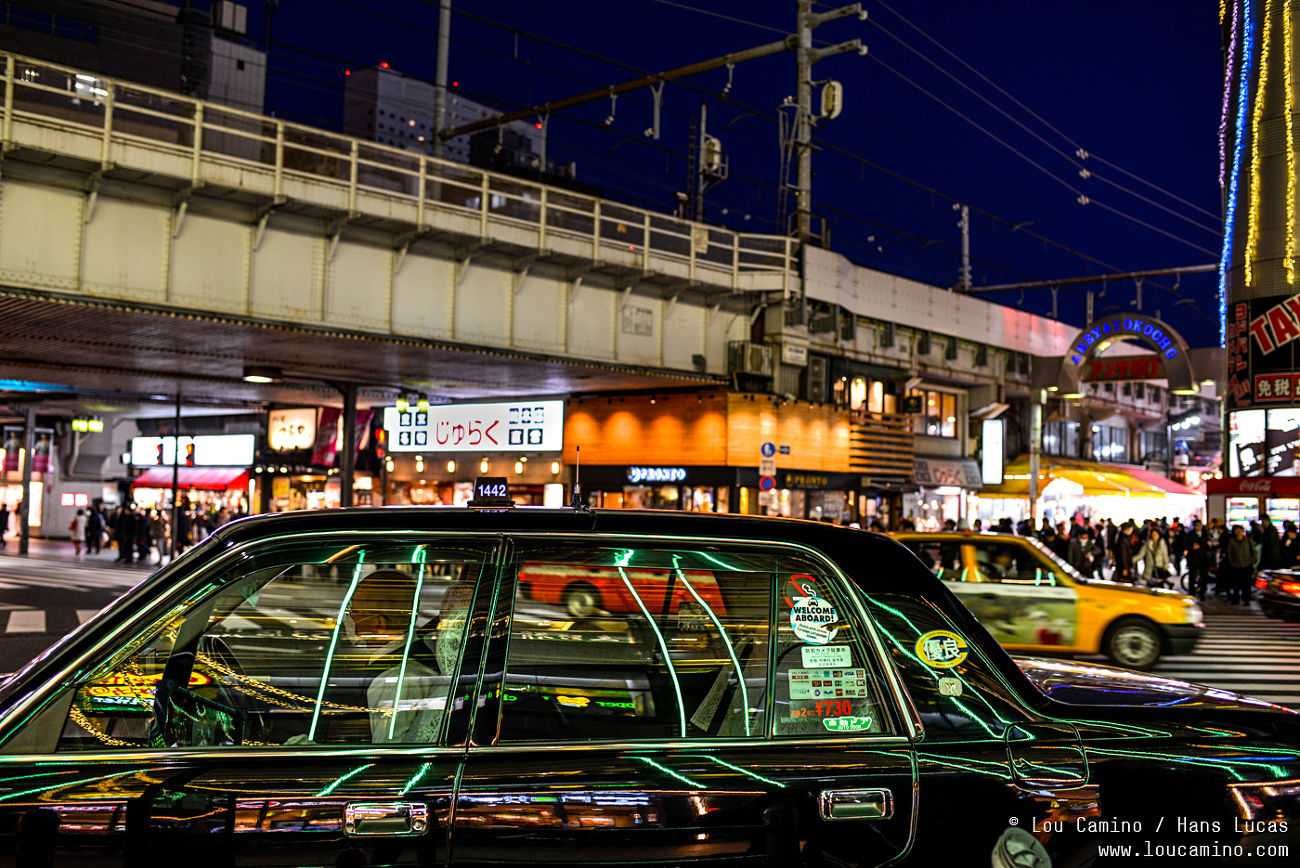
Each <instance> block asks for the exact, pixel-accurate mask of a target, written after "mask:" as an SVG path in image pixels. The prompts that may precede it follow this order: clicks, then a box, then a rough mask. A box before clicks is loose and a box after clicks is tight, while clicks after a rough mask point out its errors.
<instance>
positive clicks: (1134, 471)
mask: <svg viewBox="0 0 1300 868" xmlns="http://www.w3.org/2000/svg"><path fill="white" fill-rule="evenodd" d="M1124 472H1125V473H1127V474H1128V475H1129V476H1132V477H1133V478H1134V479H1139V480H1141V481H1142V482H1145V483H1146V484H1148V485H1152V486H1155V487H1156V488H1159V489H1160V490H1161V491H1164V492H1167V493H1169V494H1190V495H1192V496H1193V497H1200V496H1201V494H1200V492H1198V491H1193V490H1192V489H1190V488H1188V487H1187V486H1186V485H1183V484H1182V483H1181V482H1174V481H1173V480H1172V479H1169V478H1167V477H1164V476H1161V475H1160V474H1159V473H1152V472H1151V471H1150V470H1143V469H1142V468H1141V467H1125V468H1124Z"/></svg>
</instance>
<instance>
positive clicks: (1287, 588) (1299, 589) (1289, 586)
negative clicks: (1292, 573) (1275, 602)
mask: <svg viewBox="0 0 1300 868" xmlns="http://www.w3.org/2000/svg"><path fill="white" fill-rule="evenodd" d="M1282 593H1284V594H1300V582H1283V583H1282Z"/></svg>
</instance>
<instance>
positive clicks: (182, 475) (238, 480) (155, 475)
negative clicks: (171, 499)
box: [131, 467, 248, 491]
mask: <svg viewBox="0 0 1300 868" xmlns="http://www.w3.org/2000/svg"><path fill="white" fill-rule="evenodd" d="M172 470H173V468H171V467H150V468H149V469H148V470H146V471H145V472H144V473H141V474H140V475H139V476H137V477H136V478H135V479H133V480H131V487H132V488H171V487H172ZM175 470H176V476H177V485H178V486H179V487H181V488H201V489H203V490H205V491H234V490H239V489H246V488H248V468H247V467H178V468H175Z"/></svg>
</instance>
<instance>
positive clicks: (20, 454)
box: [0, 426, 67, 536]
mask: <svg viewBox="0 0 1300 868" xmlns="http://www.w3.org/2000/svg"><path fill="white" fill-rule="evenodd" d="M24 433H25V432H24V431H23V429H22V428H21V427H18V426H14V427H9V426H6V427H5V428H4V429H3V430H0V504H4V506H5V508H6V509H8V510H9V511H10V515H11V519H10V532H11V533H13V534H14V535H17V534H18V527H17V522H16V521H15V520H14V518H15V517H14V514H13V510H14V509H15V507H17V505H18V504H19V503H21V502H22V499H23V465H24V463H25V462H26V461H27V450H25V449H24V448H23V437H24ZM34 433H35V439H34V442H35V448H34V449H33V455H32V478H31V503H30V504H28V519H27V522H28V528H29V529H30V530H31V533H32V535H33V536H42V535H43V534H42V528H43V525H44V524H45V513H46V509H45V505H46V504H45V498H46V495H47V494H48V492H47V488H48V482H49V481H50V475H51V472H52V471H53V463H52V462H53V460H54V446H53V444H54V431H53V430H52V429H49V428H39V427H38V428H36V430H35V432H34ZM64 524H67V522H64Z"/></svg>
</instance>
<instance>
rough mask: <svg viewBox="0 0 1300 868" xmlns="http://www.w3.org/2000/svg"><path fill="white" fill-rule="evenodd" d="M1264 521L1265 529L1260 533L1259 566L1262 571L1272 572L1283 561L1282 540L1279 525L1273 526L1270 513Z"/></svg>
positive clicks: (1265, 514)
mask: <svg viewBox="0 0 1300 868" xmlns="http://www.w3.org/2000/svg"><path fill="white" fill-rule="evenodd" d="M1263 521H1264V527H1263V529H1262V530H1261V532H1260V542H1259V566H1260V568H1261V569H1265V570H1271V569H1274V568H1276V567H1277V566H1278V563H1279V562H1280V561H1281V560H1282V538H1281V536H1280V535H1279V534H1278V532H1277V525H1275V524H1273V521H1272V519H1270V518H1269V517H1268V513H1264V516H1263Z"/></svg>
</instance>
